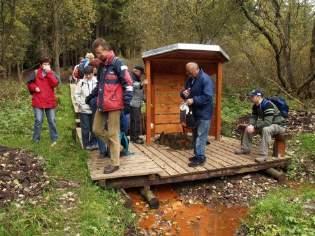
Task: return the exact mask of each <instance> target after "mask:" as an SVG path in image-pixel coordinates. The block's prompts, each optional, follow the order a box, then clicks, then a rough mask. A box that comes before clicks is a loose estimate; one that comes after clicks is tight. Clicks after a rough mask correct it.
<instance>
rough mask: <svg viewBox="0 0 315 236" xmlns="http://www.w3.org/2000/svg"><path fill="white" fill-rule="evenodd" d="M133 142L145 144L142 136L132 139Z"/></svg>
mask: <svg viewBox="0 0 315 236" xmlns="http://www.w3.org/2000/svg"><path fill="white" fill-rule="evenodd" d="M131 142H133V143H136V144H144V141H143V139H142V138H136V139H131Z"/></svg>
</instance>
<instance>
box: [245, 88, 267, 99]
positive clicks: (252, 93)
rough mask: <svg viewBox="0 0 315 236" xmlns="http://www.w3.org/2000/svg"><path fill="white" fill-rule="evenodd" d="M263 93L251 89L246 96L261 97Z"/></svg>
mask: <svg viewBox="0 0 315 236" xmlns="http://www.w3.org/2000/svg"><path fill="white" fill-rule="evenodd" d="M263 95H264V94H263V92H262V91H261V90H260V89H253V90H252V91H250V92H249V93H248V94H247V96H249V97H252V96H263Z"/></svg>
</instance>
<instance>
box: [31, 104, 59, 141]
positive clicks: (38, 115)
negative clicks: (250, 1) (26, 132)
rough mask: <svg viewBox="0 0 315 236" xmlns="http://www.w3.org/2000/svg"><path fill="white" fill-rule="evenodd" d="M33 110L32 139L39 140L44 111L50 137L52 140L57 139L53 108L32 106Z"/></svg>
mask: <svg viewBox="0 0 315 236" xmlns="http://www.w3.org/2000/svg"><path fill="white" fill-rule="evenodd" d="M33 111H34V117H35V122H34V133H33V141H35V142H39V140H40V133H41V130H42V125H43V120H44V112H45V114H46V117H47V121H48V126H49V133H50V139H51V141H52V142H55V141H56V140H57V139H58V134H57V128H56V118H55V109H41V108H36V107H33Z"/></svg>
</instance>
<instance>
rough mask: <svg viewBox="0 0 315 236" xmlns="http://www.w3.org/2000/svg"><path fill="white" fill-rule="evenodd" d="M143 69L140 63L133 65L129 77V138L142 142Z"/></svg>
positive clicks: (132, 140) (135, 141)
mask: <svg viewBox="0 0 315 236" xmlns="http://www.w3.org/2000/svg"><path fill="white" fill-rule="evenodd" d="M143 74H144V69H143V67H142V66H140V65H135V66H134V68H133V70H132V72H131V77H132V80H133V96H132V100H131V102H130V139H131V142H134V143H137V144H143V143H144V142H143V139H142V138H140V137H139V136H140V134H141V105H142V103H143V101H144V92H143V85H144V82H143V81H142V80H141V77H142V75H143Z"/></svg>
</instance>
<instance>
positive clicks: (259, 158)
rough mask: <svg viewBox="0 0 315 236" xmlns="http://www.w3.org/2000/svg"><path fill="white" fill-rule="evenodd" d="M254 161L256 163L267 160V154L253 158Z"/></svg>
mask: <svg viewBox="0 0 315 236" xmlns="http://www.w3.org/2000/svg"><path fill="white" fill-rule="evenodd" d="M255 161H256V162H258V163H262V162H265V161H267V156H262V157H257V158H255Z"/></svg>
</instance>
